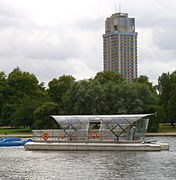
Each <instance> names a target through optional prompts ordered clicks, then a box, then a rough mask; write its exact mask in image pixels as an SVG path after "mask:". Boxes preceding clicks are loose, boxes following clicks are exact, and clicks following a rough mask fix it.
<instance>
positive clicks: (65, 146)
mask: <svg viewBox="0 0 176 180" xmlns="http://www.w3.org/2000/svg"><path fill="white" fill-rule="evenodd" d="M150 116H151V114H140V115H75V116H52V117H53V118H54V119H55V120H56V121H57V122H58V123H59V125H60V127H61V129H58V130H34V131H33V142H30V143H27V144H26V145H25V149H26V150H98V151H100V150H101V151H102V150H111V151H114V150H115V151H116V150H140V151H141V150H143V151H160V150H162V149H168V148H169V146H168V145H167V144H163V143H155V142H152V143H146V142H145V133H146V131H147V127H148V122H149V117H150Z"/></svg>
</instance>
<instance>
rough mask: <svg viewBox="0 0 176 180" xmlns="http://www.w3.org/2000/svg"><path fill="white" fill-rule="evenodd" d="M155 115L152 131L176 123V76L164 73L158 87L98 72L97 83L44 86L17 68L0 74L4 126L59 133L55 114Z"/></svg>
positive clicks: (58, 81)
mask: <svg viewBox="0 0 176 180" xmlns="http://www.w3.org/2000/svg"><path fill="white" fill-rule="evenodd" d="M138 113H155V116H153V118H152V119H151V121H150V124H149V129H150V131H156V130H157V128H158V123H159V122H170V123H172V124H173V126H174V122H175V121H176V120H175V119H176V118H175V117H176V72H173V73H171V74H169V73H163V74H162V75H161V76H160V77H159V79H158V85H157V86H153V85H152V83H151V82H149V79H148V77H146V76H140V77H138V78H136V79H134V80H133V81H132V82H127V81H125V80H124V78H123V76H122V75H121V74H119V73H115V72H99V73H97V74H96V76H95V77H94V78H91V79H86V80H80V81H76V80H75V78H74V77H72V76H70V75H63V76H61V77H59V78H54V79H53V80H51V81H50V82H49V83H48V88H46V87H44V83H39V81H38V79H37V77H36V76H35V75H34V74H30V73H28V72H23V71H21V70H20V69H19V68H15V69H14V70H13V71H12V72H11V73H9V75H8V76H6V75H5V73H4V72H0V125H13V126H30V127H31V128H35V129H42V128H47V129H48V128H58V125H57V123H56V122H55V121H54V120H53V118H52V117H51V115H52V114H53V115H54V114H61V115H68V114H72V115H73V114H138Z"/></svg>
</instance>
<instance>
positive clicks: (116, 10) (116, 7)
mask: <svg viewBox="0 0 176 180" xmlns="http://www.w3.org/2000/svg"><path fill="white" fill-rule="evenodd" d="M115 13H117V7H116V4H115Z"/></svg>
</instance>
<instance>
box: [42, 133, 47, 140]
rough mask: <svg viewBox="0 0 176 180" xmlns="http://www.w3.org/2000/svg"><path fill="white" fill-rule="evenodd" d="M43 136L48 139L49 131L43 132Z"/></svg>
mask: <svg viewBox="0 0 176 180" xmlns="http://www.w3.org/2000/svg"><path fill="white" fill-rule="evenodd" d="M42 138H43V139H44V140H45V141H46V140H47V139H48V132H43V133H42Z"/></svg>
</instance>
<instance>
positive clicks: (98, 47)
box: [0, 0, 176, 82]
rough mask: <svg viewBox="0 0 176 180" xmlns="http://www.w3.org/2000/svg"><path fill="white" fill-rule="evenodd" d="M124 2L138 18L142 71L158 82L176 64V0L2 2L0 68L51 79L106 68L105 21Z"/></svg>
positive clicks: (87, 75)
mask: <svg viewBox="0 0 176 180" xmlns="http://www.w3.org/2000/svg"><path fill="white" fill-rule="evenodd" d="M115 3H117V4H116V6H118V3H121V7H122V11H123V12H128V13H129V16H130V17H135V18H136V31H137V32H138V33H139V35H138V64H139V66H138V69H139V75H140V74H146V75H147V76H149V78H150V79H151V80H152V81H154V82H156V81H157V78H158V76H159V75H161V74H162V73H163V72H168V71H173V70H174V68H175V67H176V63H175V60H176V52H175V51H176V50H175V49H176V45H175V44H176V43H175V42H174V41H175V39H176V35H175V29H176V25H175V23H174V22H175V20H176V12H175V9H176V2H175V0H168V1H166V0H155V1H152V0H143V1H141V0H133V1H130V0H120V1H114V0H109V1H107V0H89V1H82V0H74V1H71V0H65V1H58V0H52V1H50V0H25V1H24V0H13V1H11V0H1V1H0V41H1V43H0V63H1V69H0V71H3V70H4V71H5V72H6V73H9V72H10V71H11V70H12V69H13V68H15V67H17V66H19V67H20V68H21V69H22V70H24V71H29V72H31V73H34V74H36V75H37V77H38V78H39V80H40V81H45V82H48V81H50V80H51V79H52V78H55V77H58V76H60V75H62V74H70V75H73V76H74V77H76V78H77V79H84V78H90V77H92V76H94V75H95V74H96V72H98V71H101V70H102V69H103V66H102V64H103V52H102V51H103V49H102V47H103V44H102V34H103V33H104V21H105V19H106V18H107V17H109V16H111V14H112V13H114V10H115Z"/></svg>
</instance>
